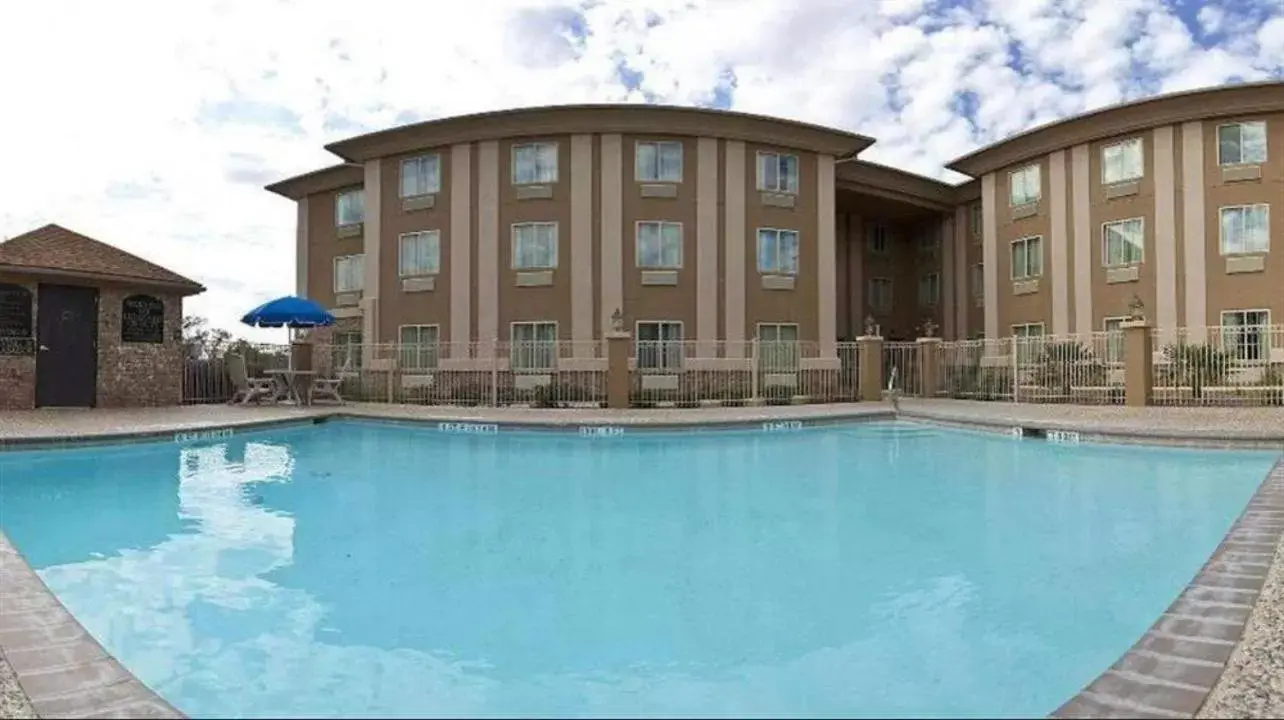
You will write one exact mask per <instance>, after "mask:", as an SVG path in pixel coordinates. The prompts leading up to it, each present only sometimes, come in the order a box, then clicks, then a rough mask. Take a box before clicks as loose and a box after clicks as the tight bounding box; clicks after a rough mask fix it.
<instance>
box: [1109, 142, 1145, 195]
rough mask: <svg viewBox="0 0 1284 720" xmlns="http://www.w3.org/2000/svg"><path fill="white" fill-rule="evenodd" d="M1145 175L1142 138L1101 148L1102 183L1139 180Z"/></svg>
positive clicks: (1111, 183)
mask: <svg viewBox="0 0 1284 720" xmlns="http://www.w3.org/2000/svg"><path fill="white" fill-rule="evenodd" d="M1144 174H1145V168H1144V165H1143V160H1142V145H1141V138H1132V139H1129V140H1124V141H1123V142H1117V143H1114V144H1112V145H1106V146H1105V147H1103V148H1101V182H1102V183H1104V184H1106V185H1114V184H1115V183H1122V182H1129V181H1132V180H1138V179H1140V178H1141V176H1142V175H1144Z"/></svg>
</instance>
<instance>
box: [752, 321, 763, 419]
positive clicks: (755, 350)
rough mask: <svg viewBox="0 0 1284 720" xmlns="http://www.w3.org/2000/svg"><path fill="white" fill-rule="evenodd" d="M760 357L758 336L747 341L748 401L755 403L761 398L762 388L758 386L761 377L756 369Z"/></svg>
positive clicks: (759, 364)
mask: <svg viewBox="0 0 1284 720" xmlns="http://www.w3.org/2000/svg"><path fill="white" fill-rule="evenodd" d="M761 364H762V358H761V357H760V356H759V347H758V338H757V337H754V339H752V340H750V341H749V402H750V404H753V405H757V404H758V403H759V401H760V400H761V399H762V398H761V397H760V395H761V394H762V388H761V387H760V383H761V378H759V377H758V370H759V368H760V367H761Z"/></svg>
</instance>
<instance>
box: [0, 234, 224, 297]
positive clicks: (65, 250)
mask: <svg viewBox="0 0 1284 720" xmlns="http://www.w3.org/2000/svg"><path fill="white" fill-rule="evenodd" d="M0 272H14V273H24V274H31V275H52V276H61V277H68V278H78V279H82V280H102V281H108V282H117V283H125V284H132V285H144V286H155V287H163V288H168V289H173V290H178V291H180V292H181V293H182V294H184V295H195V294H197V293H200V292H203V291H204V290H205V288H204V287H203V286H202V285H201V284H200V283H198V282H196V281H194V280H189V279H187V278H185V277H183V276H182V275H179V274H178V273H175V272H171V271H169V270H166V269H165V268H163V267H161V266H159V265H157V264H155V263H152V262H148V261H147V260H144V259H142V258H140V257H138V256H137V255H132V254H130V253H127V252H125V251H124V250H121V249H120V248H116V247H113V246H111V245H108V244H107V243H105V242H101V241H99V240H95V239H93V238H91V237H86V236H84V235H81V234H80V233H77V232H73V231H71V230H68V229H67V228H64V227H61V226H59V225H53V224H50V225H45V226H44V227H40V228H36V229H35V230H32V231H30V232H26V233H23V234H21V235H18V236H17V237H14V238H10V239H9V240H7V241H5V242H3V243H0Z"/></svg>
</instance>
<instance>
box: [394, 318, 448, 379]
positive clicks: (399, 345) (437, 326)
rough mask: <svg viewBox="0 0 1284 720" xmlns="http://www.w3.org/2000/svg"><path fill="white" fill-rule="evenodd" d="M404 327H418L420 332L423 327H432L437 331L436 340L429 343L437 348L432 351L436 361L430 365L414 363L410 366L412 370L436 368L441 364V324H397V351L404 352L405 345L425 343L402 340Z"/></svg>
mask: <svg viewBox="0 0 1284 720" xmlns="http://www.w3.org/2000/svg"><path fill="white" fill-rule="evenodd" d="M406 328H418V329H419V330H420V331H421V332H422V331H423V329H424V328H434V329H435V330H436V331H437V340H436V341H435V342H433V343H431V344H432V345H435V346H436V348H437V350H436V351H435V352H434V355H435V356H436V359H437V362H436V363H435V364H433V366H432V367H421V366H419V365H416V366H414V367H413V368H412V369H413V370H425V371H430V370H436V369H437V367H438V366H439V365H440V364H441V346H442V342H441V325H440V324H438V323H407V324H405V325H398V326H397V350H398V352H399V353H400V352H405V349H406V346H407V345H413V346H415V347H422V346H423V345H424V344H425V343H407V342H405V341H404V340H402V336H401V334H402V332H404V331H405V329H406ZM398 364H400V356H398ZM402 369H405V367H404V366H402Z"/></svg>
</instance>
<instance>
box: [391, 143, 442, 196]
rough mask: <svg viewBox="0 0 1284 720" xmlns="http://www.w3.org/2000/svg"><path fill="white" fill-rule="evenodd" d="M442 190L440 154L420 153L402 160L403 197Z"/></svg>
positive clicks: (430, 193)
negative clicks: (417, 155)
mask: <svg viewBox="0 0 1284 720" xmlns="http://www.w3.org/2000/svg"><path fill="white" fill-rule="evenodd" d="M440 191H441V156H440V155H437V154H435V153H434V154H432V155H420V156H419V157H412V158H406V159H405V160H402V161H401V197H403V198H411V197H420V196H422V195H432V194H434V193H437V192H440Z"/></svg>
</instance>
